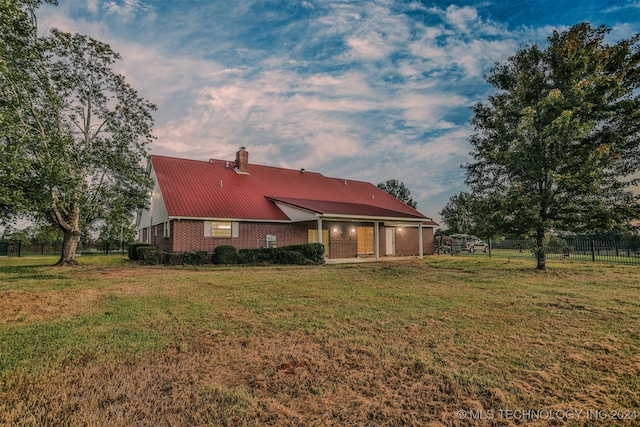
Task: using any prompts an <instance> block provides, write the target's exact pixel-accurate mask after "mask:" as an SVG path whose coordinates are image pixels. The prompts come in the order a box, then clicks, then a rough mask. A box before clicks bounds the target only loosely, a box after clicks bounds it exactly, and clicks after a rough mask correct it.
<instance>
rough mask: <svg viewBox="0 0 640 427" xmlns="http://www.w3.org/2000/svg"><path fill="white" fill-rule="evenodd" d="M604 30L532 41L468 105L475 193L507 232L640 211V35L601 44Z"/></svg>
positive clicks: (580, 226) (618, 218) (575, 227)
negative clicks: (486, 92) (639, 193)
mask: <svg viewBox="0 0 640 427" xmlns="http://www.w3.org/2000/svg"><path fill="white" fill-rule="evenodd" d="M609 31H610V30H609V29H608V28H606V27H604V26H602V27H598V28H593V27H591V26H590V25H589V24H585V23H582V24H579V25H576V26H574V27H572V28H571V29H569V30H568V31H565V32H562V33H559V32H554V33H553V34H552V35H551V36H550V37H549V38H548V46H547V48H546V49H544V50H542V49H541V48H539V47H538V46H537V45H530V46H526V47H524V48H522V49H521V50H519V51H518V52H517V53H516V54H515V55H514V56H512V57H510V58H508V59H507V60H506V62H505V63H503V64H497V65H495V66H494V68H493V69H492V71H491V74H490V75H489V76H488V77H486V80H487V81H488V82H489V83H491V84H492V85H493V86H494V87H495V88H496V89H498V92H497V93H496V94H494V95H492V96H490V97H489V99H488V102H487V103H485V104H483V103H479V104H477V105H475V106H474V107H473V112H474V116H473V118H472V121H471V123H472V125H473V127H474V129H475V133H474V134H473V135H472V136H471V137H470V142H471V145H472V146H473V151H472V153H471V154H472V156H473V161H472V162H470V163H468V164H467V165H465V167H466V170H467V184H468V185H469V187H470V188H471V193H472V194H473V196H474V197H475V198H476V199H478V200H480V201H481V202H482V203H484V204H485V207H486V208H488V209H491V210H492V211H493V212H494V213H497V214H498V215H495V217H494V218H495V219H496V221H495V223H494V224H493V225H492V226H493V227H495V228H496V229H498V230H501V231H502V232H504V233H518V234H521V235H526V236H535V238H536V248H535V252H536V254H537V258H538V263H537V268H538V269H541V270H543V269H545V268H546V257H545V252H544V244H543V243H544V236H545V232H547V231H548V230H550V229H551V228H556V229H561V230H567V231H575V232H588V231H592V230H596V229H601V230H610V229H615V228H624V227H625V226H626V224H628V223H629V221H630V220H631V219H633V218H638V215H639V213H640V206H639V204H638V198H637V197H634V195H633V194H632V193H631V192H630V191H628V188H629V186H630V185H633V184H636V183H637V182H638V180H637V179H632V178H631V175H632V174H633V173H634V172H637V171H638V169H639V166H640V98H639V95H638V88H639V86H640V65H639V64H640V35H636V36H634V37H632V38H631V39H628V40H621V41H619V42H617V43H616V44H613V45H609V44H607V43H605V40H604V39H605V36H606V35H607V34H608V33H609Z"/></svg>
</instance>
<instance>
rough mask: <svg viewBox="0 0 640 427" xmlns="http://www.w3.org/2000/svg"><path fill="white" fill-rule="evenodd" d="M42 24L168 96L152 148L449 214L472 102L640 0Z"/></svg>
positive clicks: (240, 12) (74, 3) (88, 5)
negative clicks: (547, 47)
mask: <svg viewBox="0 0 640 427" xmlns="http://www.w3.org/2000/svg"><path fill="white" fill-rule="evenodd" d="M59 3H60V4H59V6H57V7H53V6H43V7H42V9H41V10H40V13H39V24H40V27H41V30H46V29H47V28H51V27H55V28H58V29H61V30H63V31H69V32H79V33H83V34H88V35H91V36H93V37H95V38H98V39H100V40H101V41H104V42H106V43H109V44H110V45H111V46H112V47H113V48H114V49H115V50H116V51H118V52H120V54H121V55H122V56H123V61H121V62H120V63H118V64H117V66H116V67H115V69H116V71H117V72H119V73H121V74H123V75H125V76H126V78H127V81H128V82H129V83H130V84H131V85H132V86H133V87H134V88H136V89H137V90H138V91H139V92H140V93H141V95H142V96H144V97H145V98H147V99H148V100H150V101H152V102H154V103H156V104H157V106H158V111H157V112H156V114H155V116H154V117H155V121H156V125H155V128H154V129H155V130H154V134H155V136H156V137H157V140H156V141H155V142H154V144H153V145H152V146H151V153H152V154H161V155H169V156H176V157H184V158H192V159H202V160H207V159H209V158H218V159H229V160H232V159H234V158H235V152H236V151H237V149H238V147H240V146H246V147H247V149H248V151H249V153H250V157H249V161H250V163H259V164H264V165H271V166H280V167H286V168H293V169H299V168H305V169H307V170H310V171H315V172H320V173H322V174H324V175H326V176H332V177H340V178H350V179H359V180H364V181H369V182H372V183H374V184H377V183H378V182H381V181H385V180H387V179H390V178H395V179H399V180H401V181H403V182H404V183H405V184H406V185H407V187H409V189H410V190H411V192H412V195H413V197H414V199H415V200H416V201H417V202H418V210H420V211H421V212H422V213H424V214H425V215H427V216H430V217H433V218H434V219H435V220H436V221H438V220H439V215H438V212H439V211H440V210H441V209H442V207H443V206H444V205H445V204H446V202H447V201H448V200H449V197H451V196H452V195H453V194H456V193H458V192H459V191H463V190H465V188H466V187H465V185H464V178H465V175H464V170H463V169H462V168H460V165H461V164H463V163H466V162H467V161H468V160H469V151H470V149H471V147H470V145H469V143H468V140H467V138H468V137H469V135H470V134H471V133H472V129H471V127H470V125H469V119H470V117H471V112H470V107H471V106H472V105H474V104H476V103H477V102H481V101H484V100H485V99H486V98H487V96H488V95H489V94H491V93H493V89H492V87H491V86H490V85H488V84H487V83H486V82H485V81H484V79H483V77H482V76H483V74H486V73H488V72H489V70H490V68H491V66H492V65H493V64H494V63H495V62H501V61H504V60H505V59H506V58H507V57H509V56H510V55H512V54H514V53H515V52H516V51H517V49H518V48H520V47H522V46H524V45H526V44H531V43H537V44H540V45H544V44H545V41H546V37H547V36H549V35H550V34H551V33H552V32H553V30H564V29H567V28H568V27H570V26H572V25H574V24H577V23H579V22H583V21H587V22H590V23H592V24H593V25H601V24H605V25H607V26H609V27H611V28H612V33H611V35H610V39H611V41H612V42H613V41H616V40H619V39H621V38H628V37H630V36H632V35H633V34H635V33H640V1H639V0H628V1H626V0H619V1H606V0H553V1H535V0H528V1H522V0H515V1H514V0H493V1H474V0H468V1H454V2H441V1H399V0H398V1H394V0H369V1H347V0H343V1H332V0H304V1H293V0H290V1H266V0H225V1H218V0H189V1H187V0H173V1H151V0H149V1H145V0H110V1H104V0H59Z"/></svg>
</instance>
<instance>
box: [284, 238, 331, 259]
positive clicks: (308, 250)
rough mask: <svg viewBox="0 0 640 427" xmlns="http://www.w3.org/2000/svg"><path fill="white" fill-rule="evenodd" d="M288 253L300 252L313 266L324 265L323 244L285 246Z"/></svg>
mask: <svg viewBox="0 0 640 427" xmlns="http://www.w3.org/2000/svg"><path fill="white" fill-rule="evenodd" d="M282 249H283V250H286V251H294V252H300V253H301V254H302V255H304V256H305V258H307V259H308V260H309V261H310V262H311V263H313V264H323V263H324V245H323V244H322V243H306V244H303V245H291V246H284V247H283V248H282Z"/></svg>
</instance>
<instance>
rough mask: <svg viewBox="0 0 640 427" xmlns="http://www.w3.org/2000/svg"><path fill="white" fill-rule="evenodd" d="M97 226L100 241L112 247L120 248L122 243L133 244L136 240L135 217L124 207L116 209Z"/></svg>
mask: <svg viewBox="0 0 640 427" xmlns="http://www.w3.org/2000/svg"><path fill="white" fill-rule="evenodd" d="M96 226H97V231H98V240H99V241H101V242H107V243H109V245H110V246H112V247H117V246H119V245H120V244H121V242H124V243H131V242H133V241H134V240H135V239H136V233H137V231H136V228H135V225H134V224H133V216H132V215H131V212H127V211H125V210H124V209H123V208H122V207H114V209H112V210H111V211H110V212H109V213H108V215H106V216H105V218H103V219H102V220H101V221H100V222H99V223H98V224H96Z"/></svg>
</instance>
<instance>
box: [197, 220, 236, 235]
mask: <svg viewBox="0 0 640 427" xmlns="http://www.w3.org/2000/svg"><path fill="white" fill-rule="evenodd" d="M203 222H204V237H238V234H239V226H238V223H237V222H231V221H203Z"/></svg>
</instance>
